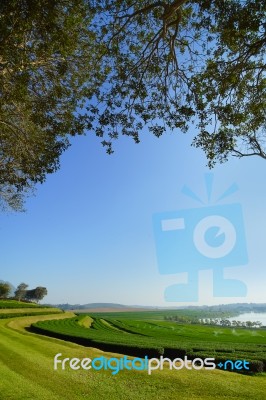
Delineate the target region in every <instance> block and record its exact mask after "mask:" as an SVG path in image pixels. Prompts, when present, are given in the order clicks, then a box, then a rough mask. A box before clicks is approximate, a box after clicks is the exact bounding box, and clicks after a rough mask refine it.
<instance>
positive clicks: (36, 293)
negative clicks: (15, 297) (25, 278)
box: [25, 286, 48, 303]
mask: <svg viewBox="0 0 266 400" xmlns="http://www.w3.org/2000/svg"><path fill="white" fill-rule="evenodd" d="M47 293H48V292H47V289H46V288H45V287H42V286H38V287H36V288H35V289H31V290H26V294H25V299H27V300H30V301H36V302H37V303H38V302H39V301H40V300H42V299H43V298H44V296H46V295H47Z"/></svg>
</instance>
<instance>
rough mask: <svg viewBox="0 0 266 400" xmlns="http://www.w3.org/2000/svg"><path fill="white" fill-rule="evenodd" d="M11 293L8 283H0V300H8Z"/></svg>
mask: <svg viewBox="0 0 266 400" xmlns="http://www.w3.org/2000/svg"><path fill="white" fill-rule="evenodd" d="M10 291H11V287H10V285H9V284H8V283H2V282H1V283H0V299H6V298H7V297H8V296H9V294H10Z"/></svg>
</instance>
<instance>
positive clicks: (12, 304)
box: [0, 300, 43, 309]
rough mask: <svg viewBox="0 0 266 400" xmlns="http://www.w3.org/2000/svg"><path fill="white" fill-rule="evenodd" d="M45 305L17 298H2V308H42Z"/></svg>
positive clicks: (0, 303)
mask: <svg viewBox="0 0 266 400" xmlns="http://www.w3.org/2000/svg"><path fill="white" fill-rule="evenodd" d="M42 307H43V306H42V305H40V304H36V303H24V302H23V301H17V300H0V309H7V308H8V309H9V308H16V309H17V308H42Z"/></svg>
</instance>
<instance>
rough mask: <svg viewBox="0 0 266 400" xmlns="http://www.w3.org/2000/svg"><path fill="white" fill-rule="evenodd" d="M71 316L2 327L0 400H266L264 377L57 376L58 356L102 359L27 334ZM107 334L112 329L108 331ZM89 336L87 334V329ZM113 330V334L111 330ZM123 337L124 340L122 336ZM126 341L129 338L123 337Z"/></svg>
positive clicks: (25, 320)
mask: <svg viewBox="0 0 266 400" xmlns="http://www.w3.org/2000/svg"><path fill="white" fill-rule="evenodd" d="M66 316H68V317H73V314H71V313H66V314H64V315H55V316H54V317H52V316H32V317H22V318H15V319H12V320H2V321H0V348H1V357H0V377H1V379H0V398H1V399H3V400H48V399H49V400H63V399H64V400H81V399H86V400H93V399H99V400H101V399H106V400H124V399H125V400H131V399H132V400H133V399H134V400H156V399H158V400H159V399H165V400H179V399H182V400H191V399H192V400H196V399H197V400H212V399H214V398H215V399H218V400H222V399H229V400H238V399H239V400H240V399H241V400H250V399H256V400H264V399H265V392H266V376H265V374H261V375H258V376H245V375H240V374H235V373H228V372H223V371H218V370H214V371H204V370H201V371H188V370H185V369H184V370H180V371H169V370H167V369H165V370H163V371H154V373H153V374H152V375H151V376H149V375H148V374H147V372H144V371H143V372H140V371H121V372H120V373H119V374H117V375H115V376H114V375H112V374H111V373H110V371H104V370H101V371H92V370H89V371H83V370H79V371H73V370H69V369H68V368H67V369H66V370H64V371H62V370H61V371H60V370H58V371H54V370H53V358H54V356H55V354H57V353H62V354H63V356H64V357H70V358H73V357H78V358H84V357H89V358H94V357H97V356H100V355H102V354H104V355H106V356H112V355H113V354H107V353H102V352H101V351H99V350H96V349H94V348H89V347H87V348H85V347H82V346H79V345H76V344H73V343H68V342H64V341H61V340H58V339H54V338H48V337H45V336H40V335H36V334H33V333H30V332H28V331H25V328H28V327H29V326H30V325H31V324H32V323H34V322H37V321H40V320H41V321H44V320H47V319H50V320H51V319H52V318H56V319H57V320H58V321H60V320H61V319H62V318H66ZM107 328H108V327H107ZM84 329H87V330H89V329H88V328H85V327H84ZM111 329H112V328H111ZM120 335H122V334H121V333H120ZM125 335H128V334H126V333H125Z"/></svg>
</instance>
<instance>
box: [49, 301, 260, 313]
mask: <svg viewBox="0 0 266 400" xmlns="http://www.w3.org/2000/svg"><path fill="white" fill-rule="evenodd" d="M53 306H56V307H58V308H61V309H63V310H91V311H92V310H97V311H99V310H103V311H107V310H109V311H111V310H113V311H136V310H139V311H141V310H150V311H152V310H176V309H180V310H181V309H182V310H184V309H189V310H193V309H194V310H197V309H198V310H210V311H237V312H239V313H244V312H251V311H253V312H266V303H232V304H219V305H214V306H207V305H204V306H175V307H156V306H154V307H152V306H140V305H125V304H117V303H88V304H68V303H67V304H56V305H53Z"/></svg>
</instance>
